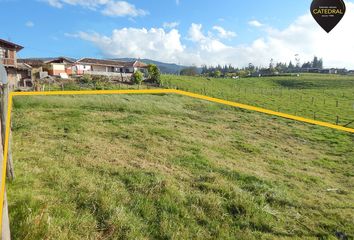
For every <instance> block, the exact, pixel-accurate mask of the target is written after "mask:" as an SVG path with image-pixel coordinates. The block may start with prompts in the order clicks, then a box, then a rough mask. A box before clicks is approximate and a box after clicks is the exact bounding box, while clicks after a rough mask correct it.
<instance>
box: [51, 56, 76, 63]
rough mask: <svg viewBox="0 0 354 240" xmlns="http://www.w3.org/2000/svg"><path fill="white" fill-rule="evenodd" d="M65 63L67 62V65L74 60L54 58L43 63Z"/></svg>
mask: <svg viewBox="0 0 354 240" xmlns="http://www.w3.org/2000/svg"><path fill="white" fill-rule="evenodd" d="M65 62H67V63H74V62H75V60H74V59H70V58H67V57H58V58H54V59H51V60H48V61H45V62H44V63H65Z"/></svg>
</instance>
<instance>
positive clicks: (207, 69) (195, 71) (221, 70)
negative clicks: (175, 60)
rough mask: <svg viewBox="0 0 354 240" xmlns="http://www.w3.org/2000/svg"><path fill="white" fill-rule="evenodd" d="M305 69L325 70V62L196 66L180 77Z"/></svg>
mask: <svg viewBox="0 0 354 240" xmlns="http://www.w3.org/2000/svg"><path fill="white" fill-rule="evenodd" d="M304 69H323V60H322V58H318V57H316V56H315V57H314V58H313V60H312V61H309V62H305V63H303V64H300V62H299V61H297V62H296V63H293V62H292V61H290V62H289V63H282V62H276V63H275V62H274V60H273V59H271V60H270V63H269V66H268V67H262V66H255V65H254V64H252V63H249V64H248V66H247V67H243V68H238V67H234V66H232V65H231V64H229V65H223V66H222V65H217V66H207V65H203V66H202V67H201V68H197V67H195V66H192V67H188V68H184V69H182V70H181V71H180V73H179V74H180V75H186V76H197V75H203V76H209V77H221V76H227V77H232V76H240V77H243V76H249V75H252V74H254V73H258V72H262V73H265V74H276V73H294V72H299V71H302V70H304Z"/></svg>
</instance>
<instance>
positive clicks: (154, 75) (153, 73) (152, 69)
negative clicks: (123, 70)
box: [148, 64, 161, 85]
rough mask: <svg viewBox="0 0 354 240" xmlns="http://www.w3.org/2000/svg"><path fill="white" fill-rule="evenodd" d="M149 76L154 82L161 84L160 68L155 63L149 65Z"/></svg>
mask: <svg viewBox="0 0 354 240" xmlns="http://www.w3.org/2000/svg"><path fill="white" fill-rule="evenodd" d="M148 73H149V78H150V80H151V81H152V82H153V83H156V84H159V85H161V73H160V69H159V68H158V67H157V66H156V65H155V64H149V65H148Z"/></svg>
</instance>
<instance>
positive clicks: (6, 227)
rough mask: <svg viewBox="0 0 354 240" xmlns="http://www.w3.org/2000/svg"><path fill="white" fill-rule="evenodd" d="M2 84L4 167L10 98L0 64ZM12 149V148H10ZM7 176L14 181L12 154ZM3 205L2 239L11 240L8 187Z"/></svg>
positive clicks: (0, 132)
mask: <svg viewBox="0 0 354 240" xmlns="http://www.w3.org/2000/svg"><path fill="white" fill-rule="evenodd" d="M0 84H1V105H0V106H1V124H0V135H1V139H0V166H1V167H3V161H4V154H3V153H4V144H5V132H6V119H7V104H8V97H9V86H8V81H7V73H6V70H5V68H4V66H3V65H2V64H0ZM9 127H10V126H9ZM9 148H10V146H9ZM6 175H7V176H8V177H10V179H12V178H13V177H14V175H13V166H12V156H11V152H9V154H8V161H7V171H6ZM2 178H3V176H2V169H1V171H0V181H1V179H2ZM0 204H2V207H3V210H2V216H0V217H1V218H2V226H1V239H2V240H10V239H11V235H10V222H9V213H8V206H7V196H6V187H5V192H4V202H3V203H0Z"/></svg>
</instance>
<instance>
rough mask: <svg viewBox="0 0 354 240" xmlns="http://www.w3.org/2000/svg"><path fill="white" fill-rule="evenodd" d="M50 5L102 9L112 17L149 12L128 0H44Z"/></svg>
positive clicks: (140, 14) (103, 12)
mask: <svg viewBox="0 0 354 240" xmlns="http://www.w3.org/2000/svg"><path fill="white" fill-rule="evenodd" d="M42 1H44V2H47V3H48V4H49V5H50V6H52V7H56V8H63V7H64V5H71V6H80V7H83V8H87V9H90V10H93V11H97V10H99V11H101V13H102V14H103V15H106V16H110V17H124V16H130V17H137V16H144V15H147V14H148V12H147V11H145V10H143V9H138V8H136V7H135V6H134V5H133V4H130V3H128V2H126V1H116V0H42Z"/></svg>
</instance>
